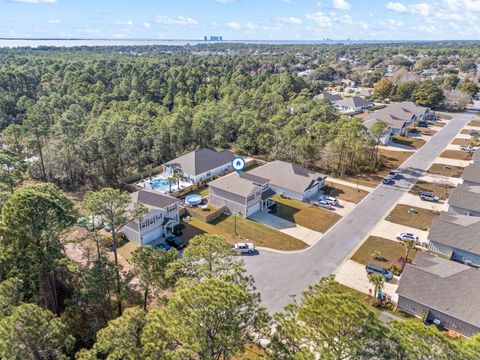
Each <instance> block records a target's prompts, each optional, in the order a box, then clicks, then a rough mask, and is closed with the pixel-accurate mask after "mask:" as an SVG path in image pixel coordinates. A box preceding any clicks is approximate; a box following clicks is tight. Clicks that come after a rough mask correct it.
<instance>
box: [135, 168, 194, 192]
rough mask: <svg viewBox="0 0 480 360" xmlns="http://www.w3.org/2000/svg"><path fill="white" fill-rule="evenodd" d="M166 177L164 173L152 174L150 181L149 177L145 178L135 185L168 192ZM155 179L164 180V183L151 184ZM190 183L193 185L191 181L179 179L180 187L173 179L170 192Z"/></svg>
mask: <svg viewBox="0 0 480 360" xmlns="http://www.w3.org/2000/svg"><path fill="white" fill-rule="evenodd" d="M166 179H167V176H166V175H165V173H162V174H158V175H155V176H152V181H150V179H145V180H142V181H139V182H137V183H136V184H135V186H137V187H140V188H143V189H150V190H155V191H158V192H159V193H162V194H168V193H169V191H170V186H169V185H168V182H167V180H166ZM155 180H163V181H164V182H166V185H162V186H157V187H155V186H154V184H152V183H154V182H155ZM192 185H193V183H192V182H188V181H183V180H180V187H178V186H177V181H175V183H172V186H171V189H172V192H175V191H178V190H181V189H183V188H186V187H189V186H192Z"/></svg>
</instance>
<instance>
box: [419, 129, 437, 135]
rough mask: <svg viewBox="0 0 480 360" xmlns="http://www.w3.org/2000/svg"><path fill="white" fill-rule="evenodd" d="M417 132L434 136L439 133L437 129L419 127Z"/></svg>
mask: <svg viewBox="0 0 480 360" xmlns="http://www.w3.org/2000/svg"><path fill="white" fill-rule="evenodd" d="M417 133H419V134H422V135H426V136H433V135H435V134H436V133H437V131H436V130H433V129H429V128H417Z"/></svg>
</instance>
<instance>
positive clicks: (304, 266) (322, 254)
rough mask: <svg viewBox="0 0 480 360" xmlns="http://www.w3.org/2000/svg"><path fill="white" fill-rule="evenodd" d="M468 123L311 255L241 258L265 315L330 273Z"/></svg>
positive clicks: (453, 126)
mask: <svg viewBox="0 0 480 360" xmlns="http://www.w3.org/2000/svg"><path fill="white" fill-rule="evenodd" d="M472 118H473V114H466V113H465V114H457V115H455V116H454V119H452V120H450V121H449V122H448V124H447V125H446V126H444V127H443V128H442V129H441V130H440V131H439V132H438V133H437V134H436V135H435V136H434V137H433V138H432V140H431V141H429V142H427V143H426V144H425V145H424V146H423V147H422V148H420V149H419V150H418V151H416V152H415V154H413V155H412V156H411V157H410V158H409V159H408V160H407V161H406V162H405V163H404V164H403V166H402V167H401V168H400V169H399V170H400V171H401V175H402V179H400V180H396V182H395V185H389V186H387V185H380V186H379V187H377V188H376V189H375V190H374V191H372V192H371V193H370V194H369V195H368V196H367V197H366V198H365V199H364V200H363V201H361V202H360V203H359V204H358V205H357V206H356V207H355V208H354V209H353V210H352V211H351V212H350V213H348V214H347V215H346V216H344V217H343V218H342V219H341V220H340V221H339V222H338V223H337V224H335V225H334V226H333V227H332V228H331V229H330V230H329V231H327V232H326V233H325V234H324V236H323V237H322V239H321V240H320V241H319V242H318V243H316V244H315V245H314V246H313V247H311V248H310V249H308V250H306V251H303V252H298V253H294V254H280V253H274V252H269V251H267V250H260V255H258V256H250V257H248V256H245V257H244V260H245V264H246V268H247V271H248V273H249V274H251V275H253V276H254V278H255V283H256V287H257V290H258V291H259V292H260V293H261V295H262V299H263V303H264V305H265V306H266V307H267V308H268V310H269V311H270V312H271V313H273V312H275V311H280V310H282V308H283V307H284V306H285V305H287V304H288V303H289V302H291V299H290V295H295V294H299V293H301V292H302V291H303V290H305V289H306V288H307V287H308V286H309V285H312V284H315V283H316V282H317V281H318V280H319V279H320V278H321V277H323V276H326V275H329V274H331V273H334V272H335V270H336V269H337V268H338V267H339V266H340V265H341V264H342V263H343V262H344V261H345V260H346V259H347V257H348V256H349V254H350V253H351V252H352V251H353V250H354V249H355V248H356V247H357V246H358V245H359V244H360V242H361V241H362V240H363V239H364V238H365V237H366V236H367V235H368V234H369V233H370V231H371V230H372V229H373V228H374V227H375V226H376V225H377V223H378V222H379V221H380V220H382V218H383V217H384V216H385V215H386V214H387V213H388V212H389V211H390V210H391V209H392V207H393V206H394V205H395V204H396V203H397V202H398V201H399V199H400V198H401V197H402V196H403V194H404V193H405V192H406V191H407V190H408V189H409V188H410V187H411V186H412V185H413V184H414V183H415V182H416V181H417V180H418V178H419V177H421V176H422V175H424V171H425V170H426V169H428V168H429V166H430V164H431V163H432V162H433V161H434V160H435V159H436V158H437V157H438V155H439V154H440V152H441V151H442V150H443V149H444V148H445V147H446V146H447V145H448V144H449V143H450V142H451V141H452V140H453V139H454V138H455V136H456V135H457V133H458V132H459V131H460V130H461V129H462V128H463V126H464V125H466V124H467V123H468V122H469V120H471V119H472Z"/></svg>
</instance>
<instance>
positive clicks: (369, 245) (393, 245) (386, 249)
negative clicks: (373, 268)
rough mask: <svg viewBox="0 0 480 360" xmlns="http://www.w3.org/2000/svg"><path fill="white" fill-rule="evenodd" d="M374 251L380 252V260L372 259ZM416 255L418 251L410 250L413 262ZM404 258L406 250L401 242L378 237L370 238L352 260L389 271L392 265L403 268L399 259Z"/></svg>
mask: <svg viewBox="0 0 480 360" xmlns="http://www.w3.org/2000/svg"><path fill="white" fill-rule="evenodd" d="M374 251H380V256H381V259H380V260H376V259H373V258H372V253H373V252H374ZM416 253H417V251H416V250H413V249H412V250H410V253H409V255H408V257H409V258H410V259H411V260H413V259H414V258H415V255H416ZM403 256H405V248H404V247H403V246H402V244H401V243H400V242H398V241H393V240H388V239H384V238H382V237H378V236H369V237H368V239H367V240H366V241H365V242H364V243H363V244H362V246H360V248H359V249H358V250H357V252H356V253H355V254H353V256H352V258H351V259H352V260H353V261H355V262H357V263H360V264H364V265H367V264H369V263H374V264H378V265H382V266H383V267H385V268H387V269H388V268H389V267H390V266H392V265H395V266H398V267H401V264H400V263H399V262H398V259H399V258H400V257H403Z"/></svg>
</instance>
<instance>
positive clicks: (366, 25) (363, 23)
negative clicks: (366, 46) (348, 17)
mask: <svg viewBox="0 0 480 360" xmlns="http://www.w3.org/2000/svg"><path fill="white" fill-rule="evenodd" d="M358 25H359V26H360V28H361V29H362V30H368V23H367V22H366V21H360V22H359V23H358Z"/></svg>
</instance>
